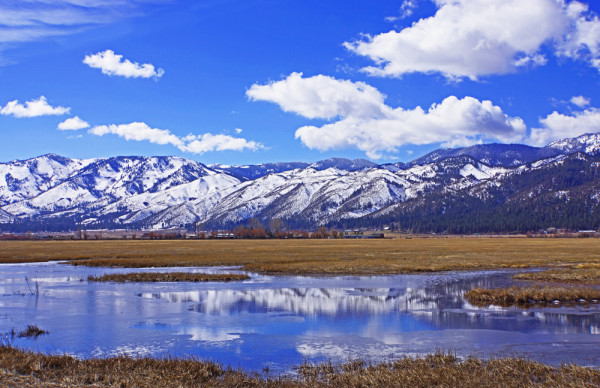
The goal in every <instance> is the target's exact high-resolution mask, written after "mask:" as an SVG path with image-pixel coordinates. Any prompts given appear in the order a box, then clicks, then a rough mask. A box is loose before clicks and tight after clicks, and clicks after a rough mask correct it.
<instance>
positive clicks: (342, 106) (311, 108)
mask: <svg viewBox="0 0 600 388" xmlns="http://www.w3.org/2000/svg"><path fill="white" fill-rule="evenodd" d="M246 95H247V96H248V97H249V98H250V99H251V100H254V101H258V100H263V101H270V102H274V103H276V104H278V105H279V106H280V107H281V109H283V110H284V111H285V112H294V113H297V114H299V115H302V116H304V117H307V118H309V119H314V118H324V119H332V118H334V117H338V116H350V115H359V116H375V117H381V116H382V112H381V109H382V107H384V103H383V100H384V99H385V96H384V95H383V94H381V93H380V92H379V91H378V90H377V89H375V88H374V87H372V86H369V85H367V84H365V83H363V82H352V81H342V80H338V79H335V78H332V77H329V76H325V75H317V76H314V77H310V78H303V77H302V73H292V74H290V75H289V76H288V77H287V78H286V79H285V80H283V81H277V82H271V83H269V84H267V85H258V84H254V85H252V86H251V87H250V89H249V90H248V91H246Z"/></svg>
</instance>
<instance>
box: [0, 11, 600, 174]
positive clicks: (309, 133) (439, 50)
mask: <svg viewBox="0 0 600 388" xmlns="http://www.w3.org/2000/svg"><path fill="white" fill-rule="evenodd" d="M598 12H600V5H598V4H597V3H594V2H584V1H581V2H577V1H566V0H565V1H559V0H435V1H425V0H422V1H420V0H408V1H406V0H405V1H402V0H399V1H393V0H392V1H390V0H385V1H379V0H368V1H367V0H364V1H358V0H353V1H327V2H323V1H312V0H303V1H292V0H256V1H233V0H230V1H227V0H221V1H219V0H213V1H199V0H194V1H191V0H190V1H176V0H172V1H168V0H149V1H143V0H116V1H107V0H52V1H50V0H23V1H19V2H15V1H4V0H0V85H1V87H0V134H1V136H2V137H1V138H2V141H1V142H0V153H1V157H0V161H9V160H12V159H25V158H29V157H34V156H38V155H41V154H45V153H50V152H52V153H57V154H61V155H65V156H69V157H76V158H91V157H107V156H115V155H180V156H184V157H188V158H191V159H195V160H198V161H201V162H204V163H225V164H246V163H261V162H272V161H315V160H319V159H324V158H328V157H332V156H339V157H349V158H358V157H362V158H369V159H372V160H375V161H378V162H382V163H383V162H389V161H407V160H411V159H413V158H415V157H417V156H419V155H422V154H424V153H425V152H428V151H430V150H433V149H436V148H439V147H442V146H443V147H453V146H463V145H469V144H477V143H487V142H505V143H512V142H519V143H527V144H532V145H544V144H546V143H548V142H550V141H552V140H555V139H558V138H563V137H570V136H577V135H580V134H582V133H586V132H596V131H599V130H600V93H599V91H598V90H599V88H598V86H599V84H600V21H599V20H598ZM42 97H43V98H42ZM27 102H29V105H28V104H27ZM75 118H77V119H75ZM59 127H60V128H62V129H59ZM75 128H78V129H75Z"/></svg>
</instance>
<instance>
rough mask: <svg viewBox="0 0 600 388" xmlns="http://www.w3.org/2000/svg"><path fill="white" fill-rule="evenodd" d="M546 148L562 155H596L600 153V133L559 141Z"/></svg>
mask: <svg viewBox="0 0 600 388" xmlns="http://www.w3.org/2000/svg"><path fill="white" fill-rule="evenodd" d="M545 148H547V149H553V150H556V151H558V152H560V153H561V154H571V153H574V152H585V153H587V154H595V153H598V152H599V151H600V133H586V134H585V135H581V136H578V137H575V138H571V139H562V140H557V141H555V142H552V143H550V144H548V145H547V146H546V147H545Z"/></svg>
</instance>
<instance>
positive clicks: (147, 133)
mask: <svg viewBox="0 0 600 388" xmlns="http://www.w3.org/2000/svg"><path fill="white" fill-rule="evenodd" d="M89 132H90V133H91V134H93V135H98V136H103V135H106V134H113V135H117V136H120V137H122V138H124V139H125V140H136V141H143V140H146V141H149V142H150V143H154V144H171V145H174V146H175V147H181V146H183V144H184V143H183V141H182V140H181V139H180V138H179V137H178V136H176V135H174V134H172V133H171V131H169V130H168V129H157V128H151V127H150V126H149V125H148V124H146V123H142V122H133V123H130V124H120V125H115V124H111V125H100V126H97V127H94V128H92V129H90V130H89Z"/></svg>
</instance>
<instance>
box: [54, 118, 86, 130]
mask: <svg viewBox="0 0 600 388" xmlns="http://www.w3.org/2000/svg"><path fill="white" fill-rule="evenodd" d="M89 127H90V124H88V123H87V121H84V120H82V119H80V118H79V116H75V117H71V118H70V119H66V120H65V121H63V122H62V123H59V124H58V129H60V130H61V131H77V130H79V129H84V128H89Z"/></svg>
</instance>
